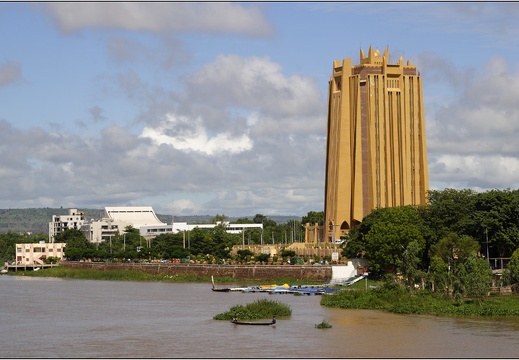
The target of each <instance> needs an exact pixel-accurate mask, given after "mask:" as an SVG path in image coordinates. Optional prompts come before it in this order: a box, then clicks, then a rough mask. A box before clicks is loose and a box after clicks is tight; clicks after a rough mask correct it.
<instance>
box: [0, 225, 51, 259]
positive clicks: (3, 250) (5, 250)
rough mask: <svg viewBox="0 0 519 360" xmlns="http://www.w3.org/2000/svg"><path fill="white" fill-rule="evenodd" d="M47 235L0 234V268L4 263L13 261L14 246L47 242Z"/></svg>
mask: <svg viewBox="0 0 519 360" xmlns="http://www.w3.org/2000/svg"><path fill="white" fill-rule="evenodd" d="M48 239H49V237H48V235H47V234H43V233H39V234H28V233H22V234H18V233H13V232H8V233H6V234H0V266H3V265H4V262H12V261H14V260H15V254H16V244H22V243H37V242H40V241H48Z"/></svg>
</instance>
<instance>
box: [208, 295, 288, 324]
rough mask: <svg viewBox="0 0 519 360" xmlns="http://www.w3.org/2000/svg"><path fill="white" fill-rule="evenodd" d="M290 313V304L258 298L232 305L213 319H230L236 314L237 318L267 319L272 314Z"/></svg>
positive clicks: (286, 315) (280, 315)
mask: <svg viewBox="0 0 519 360" xmlns="http://www.w3.org/2000/svg"><path fill="white" fill-rule="evenodd" d="M291 315H292V309H291V308H290V305H287V304H283V303H281V302H278V301H273V300H268V299H258V300H256V301H254V302H252V303H249V304H247V305H245V306H244V305H234V306H232V307H231V308H230V310H229V311H226V312H224V313H221V314H218V315H215V316H214V317H213V319H215V320H232V319H233V317H234V316H236V317H237V318H238V319H239V320H258V319H268V318H272V317H273V316H276V317H288V316H291Z"/></svg>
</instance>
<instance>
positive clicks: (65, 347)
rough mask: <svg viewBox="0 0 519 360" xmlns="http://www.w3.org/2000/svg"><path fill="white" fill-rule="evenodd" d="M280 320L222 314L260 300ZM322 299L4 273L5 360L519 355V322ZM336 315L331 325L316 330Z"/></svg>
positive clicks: (0, 296)
mask: <svg viewBox="0 0 519 360" xmlns="http://www.w3.org/2000/svg"><path fill="white" fill-rule="evenodd" d="M265 297H266V298H269V299H276V300H278V301H282V302H284V303H287V304H290V306H291V308H292V316H291V317H290V318H289V319H283V318H279V319H278V322H277V324H276V325H275V326H272V327H270V326H239V325H233V324H231V323H230V322H227V321H216V320H213V319H212V317H213V316H214V315H216V314H218V313H221V312H224V311H227V310H228V309H229V308H230V307H231V306H233V305H237V304H242V305H245V304H247V303H249V302H252V301H254V300H256V299H258V298H265ZM319 301H320V297H319V296H293V295H268V294H252V293H251V294H242V293H218V292H213V291H211V285H210V284H166V283H139V282H113V281H89V280H62V279H53V278H28V277H12V276H0V319H1V320H0V321H1V327H0V328H1V329H2V330H1V338H2V346H1V347H0V357H1V358H13V357H18V358H20V357H24V358H25V357H39V358H42V357H43V358H48V357H61V358H64V357H68V358H70V357H76V358H77V357H80V358H96V357H103V358H144V357H145V358H158V357H167V358H186V357H187V358H265V357H267V358H271V357H277V358H300V357H305V358H309V357H313V358H330V357H334V358H337V357H350V358H351V357H357V358H359V357H377V358H380V357H412V358H416V357H479V358H481V357H494V358H495V357H516V356H517V353H516V349H519V336H518V335H519V319H479V318H478V319H474V318H444V317H435V316H404V315H395V314H389V313H385V312H380V311H371V310H341V309H329V308H324V307H322V306H320V305H319ZM323 320H327V321H328V322H330V323H331V324H332V326H333V327H332V328H331V329H321V330H320V329H315V328H314V325H315V324H318V323H320V322H321V321H323Z"/></svg>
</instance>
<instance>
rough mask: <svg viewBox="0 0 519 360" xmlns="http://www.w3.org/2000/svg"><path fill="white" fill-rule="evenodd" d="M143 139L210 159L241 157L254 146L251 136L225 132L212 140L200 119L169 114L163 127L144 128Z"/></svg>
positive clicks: (215, 135) (216, 135) (214, 136)
mask: <svg viewBox="0 0 519 360" xmlns="http://www.w3.org/2000/svg"><path fill="white" fill-rule="evenodd" d="M141 136H142V137H146V138H150V139H152V140H153V141H154V143H155V144H157V145H161V144H167V145H171V146H173V147H174V148H175V149H178V150H182V151H198V152H202V153H204V154H207V155H218V154H222V153H231V154H237V153H240V152H243V151H247V150H250V149H252V145H253V144H252V140H251V139H250V138H249V136H248V135H247V134H241V135H233V134H230V133H229V132H226V131H224V132H220V133H217V134H214V135H213V136H210V135H209V134H208V132H207V129H205V128H204V126H203V123H202V121H201V119H200V118H197V119H195V120H192V119H188V118H186V117H183V116H176V115H175V114H168V115H167V118H166V120H165V121H163V122H162V125H161V126H159V127H155V128H150V127H146V128H144V129H143V131H142V134H141Z"/></svg>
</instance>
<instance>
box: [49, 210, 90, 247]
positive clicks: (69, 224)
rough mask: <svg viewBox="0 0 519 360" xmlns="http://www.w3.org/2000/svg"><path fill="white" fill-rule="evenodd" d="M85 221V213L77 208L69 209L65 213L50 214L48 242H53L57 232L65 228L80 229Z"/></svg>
mask: <svg viewBox="0 0 519 360" xmlns="http://www.w3.org/2000/svg"><path fill="white" fill-rule="evenodd" d="M84 222H85V214H84V213H83V212H82V211H78V209H69V210H68V214H67V215H52V221H51V222H50V223H49V242H50V243H53V242H54V238H55V237H56V235H57V234H59V233H61V232H63V231H65V230H67V229H76V230H80V229H81V227H82V226H83V223H84Z"/></svg>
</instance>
